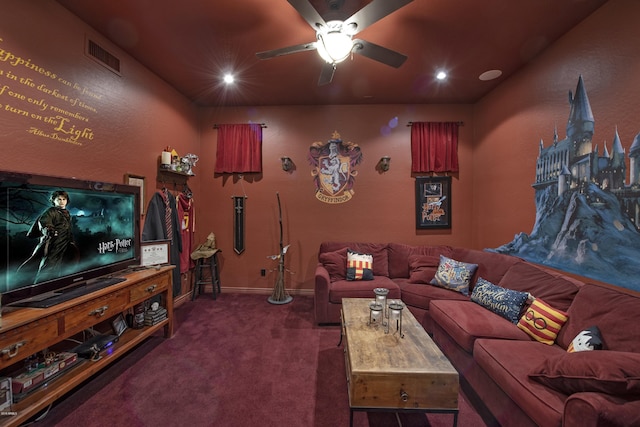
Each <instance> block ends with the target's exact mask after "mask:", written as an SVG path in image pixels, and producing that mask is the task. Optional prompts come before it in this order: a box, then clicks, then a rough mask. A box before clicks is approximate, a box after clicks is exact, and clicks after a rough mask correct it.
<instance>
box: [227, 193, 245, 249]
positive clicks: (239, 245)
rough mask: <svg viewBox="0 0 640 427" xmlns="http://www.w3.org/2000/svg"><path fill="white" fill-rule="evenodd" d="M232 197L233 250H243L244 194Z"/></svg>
mask: <svg viewBox="0 0 640 427" xmlns="http://www.w3.org/2000/svg"><path fill="white" fill-rule="evenodd" d="M231 198H232V199H233V250H234V251H236V253H237V254H241V253H242V252H244V200H245V199H246V198H247V197H246V196H232V197H231Z"/></svg>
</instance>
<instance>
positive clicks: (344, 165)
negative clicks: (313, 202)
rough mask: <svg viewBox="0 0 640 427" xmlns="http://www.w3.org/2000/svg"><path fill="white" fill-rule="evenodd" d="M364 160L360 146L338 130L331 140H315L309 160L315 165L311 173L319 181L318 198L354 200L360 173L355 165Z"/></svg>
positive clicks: (339, 201) (317, 185) (330, 201)
mask: <svg viewBox="0 0 640 427" xmlns="http://www.w3.org/2000/svg"><path fill="white" fill-rule="evenodd" d="M361 161H362V152H361V151H360V147H358V145H357V144H354V143H352V142H344V141H342V139H341V138H340V134H339V133H338V132H337V131H336V132H333V135H332V136H331V139H330V140H328V141H327V142H314V143H313V144H312V145H311V147H310V148H309V163H310V164H311V166H313V170H312V171H311V176H313V179H314V182H315V184H316V198H317V199H318V200H320V201H321V202H324V203H330V204H335V203H344V202H348V201H349V200H351V197H353V194H354V190H353V184H354V182H355V177H356V175H357V174H358V172H357V171H356V170H355V169H354V168H355V167H356V166H357V165H358V164H360V162H361Z"/></svg>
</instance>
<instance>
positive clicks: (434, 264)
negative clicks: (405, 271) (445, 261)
mask: <svg viewBox="0 0 640 427" xmlns="http://www.w3.org/2000/svg"><path fill="white" fill-rule="evenodd" d="M439 264H440V258H439V257H438V256H433V255H409V282H411V283H427V284H428V283H429V282H431V280H432V279H433V277H434V276H435V275H436V271H437V270H438V265H439Z"/></svg>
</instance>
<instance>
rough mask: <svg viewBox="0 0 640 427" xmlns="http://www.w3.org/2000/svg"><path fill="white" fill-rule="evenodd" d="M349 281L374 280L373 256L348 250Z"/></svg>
mask: <svg viewBox="0 0 640 427" xmlns="http://www.w3.org/2000/svg"><path fill="white" fill-rule="evenodd" d="M347 280H373V255H371V254H361V253H359V252H355V251H352V250H350V249H349V250H347Z"/></svg>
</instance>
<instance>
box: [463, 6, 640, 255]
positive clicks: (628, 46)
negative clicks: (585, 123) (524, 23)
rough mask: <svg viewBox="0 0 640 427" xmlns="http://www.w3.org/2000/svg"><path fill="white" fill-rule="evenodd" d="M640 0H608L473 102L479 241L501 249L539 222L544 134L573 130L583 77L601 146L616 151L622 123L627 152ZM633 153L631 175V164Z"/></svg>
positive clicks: (639, 127)
mask: <svg viewBox="0 0 640 427" xmlns="http://www.w3.org/2000/svg"><path fill="white" fill-rule="evenodd" d="M638 16H640V2H638V1H635V0H616V1H612V2H607V3H606V4H605V5H604V6H602V7H601V8H600V9H598V10H597V11H596V12H595V13H594V14H592V15H591V16H590V17H589V18H587V19H586V20H585V21H583V22H582V23H581V24H579V25H578V26H577V27H575V28H574V29H573V30H572V31H571V32H569V33H568V34H566V35H565V36H564V37H563V38H561V39H560V40H559V41H558V42H556V43H555V44H554V45H552V46H551V47H550V48H548V49H547V50H545V51H544V52H543V53H542V54H541V55H539V56H538V57H537V58H536V59H535V60H534V61H533V62H532V63H531V64H529V65H528V66H527V67H526V68H525V69H523V70H522V71H521V72H519V73H518V74H516V75H514V76H513V77H512V78H510V79H507V80H505V82H503V83H502V84H501V85H500V86H498V88H497V89H495V90H494V91H492V92H491V93H490V94H489V95H488V96H486V97H485V98H484V99H482V100H481V101H480V102H478V103H477V104H476V105H475V106H474V125H475V128H474V133H475V135H474V148H473V157H474V168H473V170H474V179H473V182H474V188H473V194H474V200H473V206H474V210H475V211H476V212H481V213H482V214H480V215H476V216H474V223H473V244H474V246H477V247H481V248H484V247H497V246H500V245H502V244H504V243H507V242H510V241H511V240H513V237H514V235H515V234H517V233H519V232H526V233H529V232H531V229H532V227H533V224H534V222H535V205H534V190H533V188H532V187H531V184H532V183H533V182H534V180H535V162H536V158H537V156H538V147H539V143H540V140H541V139H542V140H543V142H544V146H545V147H547V146H549V145H550V144H551V143H552V142H553V131H554V126H555V125H557V127H558V135H559V138H560V139H562V138H564V137H565V135H566V124H567V119H568V116H569V103H568V97H567V93H568V91H572V92H575V89H576V85H577V83H578V77H579V76H580V75H582V76H583V79H584V84H585V88H586V90H587V94H588V97H589V101H590V103H591V108H592V110H593V115H594V118H595V133H594V136H593V143H594V145H595V144H597V145H598V148H599V151H600V153H602V152H603V145H604V142H605V141H606V144H607V148H608V149H609V150H611V142H612V141H613V138H614V135H615V130H616V127H617V129H618V133H619V135H620V140H621V142H622V146H623V147H624V148H625V150H626V152H627V154H628V152H629V147H630V146H631V144H632V142H633V139H634V137H635V136H636V135H637V134H638V132H640V104H639V103H638V99H639V98H640V74H638V70H639V69H640V44H639V43H638V40H640V27H639V26H638V24H637V17H638ZM628 160H629V159H628V158H627V175H628V171H629V164H628Z"/></svg>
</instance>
